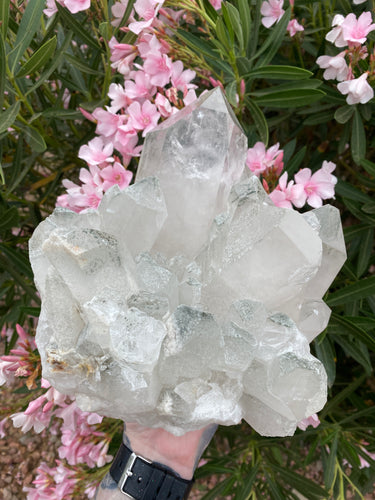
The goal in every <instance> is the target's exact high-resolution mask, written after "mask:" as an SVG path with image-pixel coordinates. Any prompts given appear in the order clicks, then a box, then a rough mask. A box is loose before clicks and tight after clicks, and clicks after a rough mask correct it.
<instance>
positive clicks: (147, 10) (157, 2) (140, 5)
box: [129, 0, 164, 35]
mask: <svg viewBox="0 0 375 500" xmlns="http://www.w3.org/2000/svg"><path fill="white" fill-rule="evenodd" d="M163 3H164V0H137V1H136V2H135V4H134V9H135V11H136V12H137V14H138V15H139V17H140V18H142V19H144V21H138V22H133V23H130V24H129V29H130V31H132V32H133V33H135V34H136V35H139V34H140V32H141V31H143V30H144V29H146V28H149V27H150V26H151V25H152V23H153V22H154V19H155V17H156V15H157V13H158V11H159V9H160V7H161V6H162V5H163Z"/></svg>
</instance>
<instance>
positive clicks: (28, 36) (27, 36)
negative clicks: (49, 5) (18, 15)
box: [9, 0, 45, 73]
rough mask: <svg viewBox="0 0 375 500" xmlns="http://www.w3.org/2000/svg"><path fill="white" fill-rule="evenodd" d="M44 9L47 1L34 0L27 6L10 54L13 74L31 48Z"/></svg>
mask: <svg viewBox="0 0 375 500" xmlns="http://www.w3.org/2000/svg"><path fill="white" fill-rule="evenodd" d="M44 8H45V0H33V1H32V2H28V4H27V6H26V9H25V12H24V13H23V15H22V19H21V23H20V25H19V28H18V31H17V37H16V41H15V44H14V47H13V50H12V51H11V52H10V54H9V66H10V71H11V72H12V73H14V69H15V67H16V64H17V63H18V62H19V60H20V59H21V58H22V56H23V54H24V52H25V51H26V49H27V48H28V47H29V45H30V42H31V40H32V39H33V37H34V34H35V32H36V31H37V29H38V27H39V24H40V20H41V17H42V15H43V9H44Z"/></svg>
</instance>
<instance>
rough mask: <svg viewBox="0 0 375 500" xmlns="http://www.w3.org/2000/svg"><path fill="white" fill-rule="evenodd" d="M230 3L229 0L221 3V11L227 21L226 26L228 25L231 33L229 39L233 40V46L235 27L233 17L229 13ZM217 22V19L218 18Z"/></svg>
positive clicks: (232, 42)
mask: <svg viewBox="0 0 375 500" xmlns="http://www.w3.org/2000/svg"><path fill="white" fill-rule="evenodd" d="M228 5H229V4H228V3H227V2H222V4H221V13H222V19H223V21H224V23H225V26H226V27H227V30H228V34H229V39H230V42H231V47H233V44H234V27H233V25H232V22H231V18H230V16H229V13H228V7H227V6H228ZM216 23H217V20H216Z"/></svg>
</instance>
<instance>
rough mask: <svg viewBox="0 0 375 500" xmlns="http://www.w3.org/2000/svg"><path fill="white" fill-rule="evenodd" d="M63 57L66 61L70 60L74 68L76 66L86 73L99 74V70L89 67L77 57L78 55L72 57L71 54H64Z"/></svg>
mask: <svg viewBox="0 0 375 500" xmlns="http://www.w3.org/2000/svg"><path fill="white" fill-rule="evenodd" d="M65 58H66V60H67V61H68V62H70V63H71V64H72V65H73V66H74V67H75V68H77V69H78V70H79V71H81V72H82V73H87V74H89V75H100V74H101V72H100V71H98V70H96V69H93V68H91V66H89V65H88V64H84V63H83V62H82V61H80V60H79V59H78V57H74V56H72V55H71V54H65Z"/></svg>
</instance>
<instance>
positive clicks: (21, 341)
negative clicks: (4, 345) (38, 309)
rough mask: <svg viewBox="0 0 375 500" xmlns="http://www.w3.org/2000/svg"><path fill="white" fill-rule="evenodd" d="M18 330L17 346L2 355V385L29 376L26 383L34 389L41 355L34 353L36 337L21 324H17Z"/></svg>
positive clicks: (0, 367) (0, 368) (0, 364)
mask: <svg viewBox="0 0 375 500" xmlns="http://www.w3.org/2000/svg"><path fill="white" fill-rule="evenodd" d="M16 332H17V334H18V337H17V342H16V346H15V347H14V348H13V349H11V350H10V354H8V355H4V356H0V386H1V385H3V384H11V383H12V382H13V381H14V378H15V377H27V381H26V385H27V387H28V388H29V389H33V388H35V379H36V377H37V376H38V375H39V374H40V363H39V356H38V355H35V354H34V351H35V350H36V345H35V341H34V337H32V336H31V335H29V334H28V333H26V332H25V330H24V329H23V328H22V327H21V326H20V325H16Z"/></svg>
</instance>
